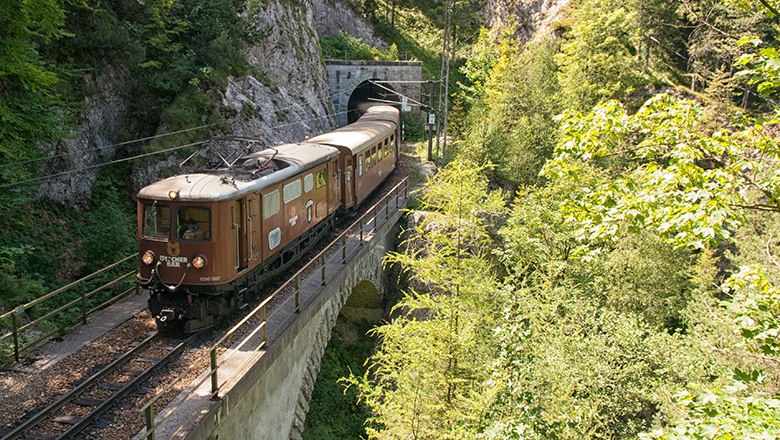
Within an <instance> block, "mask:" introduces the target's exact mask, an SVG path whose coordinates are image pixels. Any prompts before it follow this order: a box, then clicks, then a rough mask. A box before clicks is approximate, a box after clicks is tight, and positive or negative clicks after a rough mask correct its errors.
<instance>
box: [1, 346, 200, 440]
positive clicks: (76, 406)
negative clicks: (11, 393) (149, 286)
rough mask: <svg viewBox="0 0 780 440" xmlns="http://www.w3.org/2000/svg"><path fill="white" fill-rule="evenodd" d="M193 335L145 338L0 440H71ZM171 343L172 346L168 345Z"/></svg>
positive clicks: (181, 347) (176, 351) (163, 362)
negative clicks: (174, 339) (172, 339)
mask: <svg viewBox="0 0 780 440" xmlns="http://www.w3.org/2000/svg"><path fill="white" fill-rule="evenodd" d="M197 335H198V334H197V333H196V334H194V335H192V336H190V337H189V338H187V339H186V340H179V341H171V340H170V338H165V337H163V336H161V335H160V334H159V333H155V334H153V335H151V336H149V337H148V338H146V339H144V340H143V341H140V342H139V343H137V344H136V345H135V346H134V347H132V348H131V349H129V350H127V351H126V352H125V353H124V354H122V355H119V356H118V357H116V358H115V359H114V360H113V361H112V362H111V363H109V364H108V365H106V366H105V367H103V368H101V369H100V370H99V371H97V372H95V373H94V374H92V376H90V377H89V378H87V379H85V380H84V381H82V382H81V383H79V384H78V385H76V386H75V387H74V388H73V389H71V391H69V392H68V393H66V394H64V395H62V396H60V397H58V398H57V399H56V400H55V401H54V402H53V403H51V404H50V405H48V406H47V407H45V408H43V409H42V410H40V411H38V412H37V413H36V414H35V415H33V416H32V417H30V418H28V419H27V420H25V421H24V422H22V423H21V424H19V425H17V426H16V427H14V428H13V429H12V430H10V431H8V432H6V433H3V434H2V436H1V437H0V440H13V439H67V438H72V437H73V436H75V435H77V434H78V433H79V432H81V431H82V430H84V429H85V428H86V427H88V426H90V425H91V424H92V423H94V422H95V421H96V419H97V418H98V417H100V416H101V415H102V414H104V413H105V412H106V411H108V410H109V409H110V408H111V407H112V406H113V405H115V404H116V403H118V402H119V401H120V399H122V398H123V397H125V396H126V395H128V394H129V393H130V392H132V391H133V390H135V389H137V388H138V387H139V386H140V385H141V384H142V383H143V382H144V381H146V380H147V379H148V378H149V377H150V376H151V375H152V374H153V373H154V372H155V371H157V370H158V369H159V368H160V367H162V366H164V365H165V364H166V363H168V361H170V360H172V359H173V358H175V357H176V356H177V355H178V354H179V353H180V352H181V351H182V350H183V349H184V348H185V347H186V346H187V345H188V343H189V342H190V341H192V340H193V339H194V338H195V337H196V336H197ZM171 342H175V345H170V343H171Z"/></svg>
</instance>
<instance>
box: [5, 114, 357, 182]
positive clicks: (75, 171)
mask: <svg viewBox="0 0 780 440" xmlns="http://www.w3.org/2000/svg"><path fill="white" fill-rule="evenodd" d="M350 111H355V110H345V111H341V112H335V113H328V114H326V115H323V116H316V117H313V118H307V119H302V120H300V121H295V122H290V123H287V124H280V125H276V126H273V127H270V128H269V129H271V130H274V129H277V128H282V127H286V126H291V125H297V124H301V123H304V122H307V121H311V120H316V119H325V118H330V117H332V116H338V115H340V114H344V113H349V112H350ZM215 140H220V139H204V140H201V141H197V142H192V143H188V144H184V145H178V146H175V147H171V148H166V149H162V150H159V151H152V152H149V153H143V154H138V155H135V156H130V157H126V158H122V159H115V160H111V161H108V162H102V163H97V164H93V165H88V166H85V167H80V168H76V169H72V170H67V171H62V172H59V173H54V174H48V175H46V176H38V177H33V178H30V179H25V180H19V181H17V182H11V183H6V184H2V185H0V189H5V188H11V187H15V186H20V185H24V184H28V183H33V182H39V181H42V180H47V179H52V178H55V177H62V176H67V175H69V174H75V173H80V172H84V171H88V170H91V169H96V168H100V167H104V166H108V165H114V164H118V163H122V162H129V161H132V160H137V159H140V158H143V157H149V156H153V155H156V154H163V153H169V152H172V151H176V150H180V149H183V148H188V147H193V146H196V145H203V144H206V143H209V142H212V141H215ZM242 140H246V141H249V140H259V139H250V138H246V139H242Z"/></svg>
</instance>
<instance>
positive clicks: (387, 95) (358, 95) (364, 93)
mask: <svg viewBox="0 0 780 440" xmlns="http://www.w3.org/2000/svg"><path fill="white" fill-rule="evenodd" d="M372 81H374V82H376V81H380V80H378V79H370V80H366V81H363V82H362V83H360V84H358V86H357V87H355V90H354V91H353V92H352V94H351V95H349V102H348V103H347V123H348V124H351V123H353V122H355V121H357V119H358V118H359V117H360V115H362V114H363V112H364V111H365V108H366V106H369V105H372V104H377V101H372V99H379V100H382V101H392V102H398V101H400V98H399V97H398V95H396V94H395V93H393V92H391V91H389V90H386V89H384V88H382V87H386V88H388V89H391V90H395V89H394V88H393V87H391V86H390V85H388V84H382V87H380V86H378V85H376V84H374V83H372Z"/></svg>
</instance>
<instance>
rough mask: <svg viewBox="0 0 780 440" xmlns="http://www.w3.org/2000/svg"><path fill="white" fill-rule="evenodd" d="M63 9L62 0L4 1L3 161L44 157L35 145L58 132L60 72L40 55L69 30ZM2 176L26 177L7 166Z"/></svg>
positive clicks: (0, 17)
mask: <svg viewBox="0 0 780 440" xmlns="http://www.w3.org/2000/svg"><path fill="white" fill-rule="evenodd" d="M64 21H65V11H64V8H63V2H61V1H58V0H21V1H19V0H11V1H4V2H3V3H2V4H0V97H2V99H0V163H2V164H4V165H8V164H10V163H11V162H12V161H19V160H25V159H33V158H37V157H39V156H40V154H41V152H40V151H39V150H38V149H37V144H38V143H39V142H42V141H48V140H53V139H54V138H55V136H57V135H58V134H60V130H59V128H60V127H61V126H62V120H61V118H60V116H59V115H58V114H57V113H56V108H57V105H58V104H60V98H59V96H58V95H57V93H56V91H55V86H56V85H57V83H58V82H59V77H58V75H57V73H56V72H55V69H54V67H53V66H52V65H50V64H49V63H48V62H47V61H46V60H45V59H44V58H43V57H42V56H41V49H42V47H43V46H45V45H47V44H50V43H52V42H53V41H56V40H58V39H60V38H62V37H64V36H66V34H65V33H64V32H63V29H62V27H63V24H64ZM2 169H3V171H2V174H0V176H2V180H3V181H6V182H7V181H14V180H18V179H21V178H25V177H27V176H28V174H27V172H26V171H25V170H24V169H22V168H20V167H15V166H14V167H11V166H3V167H2Z"/></svg>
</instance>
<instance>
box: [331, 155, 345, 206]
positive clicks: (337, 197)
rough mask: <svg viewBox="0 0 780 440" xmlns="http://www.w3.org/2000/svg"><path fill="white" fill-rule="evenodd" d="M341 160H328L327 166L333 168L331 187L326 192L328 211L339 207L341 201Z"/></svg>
mask: <svg viewBox="0 0 780 440" xmlns="http://www.w3.org/2000/svg"><path fill="white" fill-rule="evenodd" d="M340 165H341V161H340V160H338V159H334V160H332V161H330V165H329V167H330V168H332V169H333V189H332V190H330V194H328V199H329V200H328V213H331V212H332V211H333V210H334V209H336V208H338V207H339V202H340V201H341V181H342V178H343V177H342V175H341V166H340Z"/></svg>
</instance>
